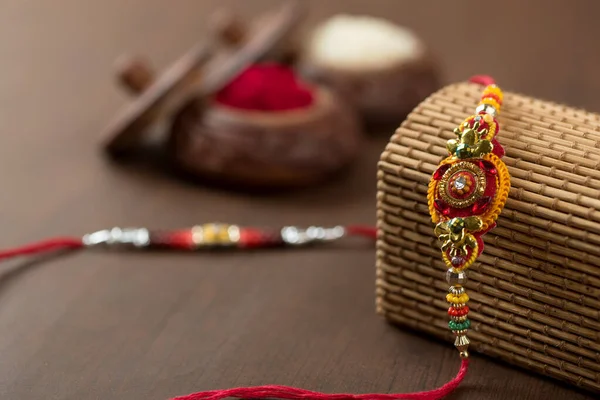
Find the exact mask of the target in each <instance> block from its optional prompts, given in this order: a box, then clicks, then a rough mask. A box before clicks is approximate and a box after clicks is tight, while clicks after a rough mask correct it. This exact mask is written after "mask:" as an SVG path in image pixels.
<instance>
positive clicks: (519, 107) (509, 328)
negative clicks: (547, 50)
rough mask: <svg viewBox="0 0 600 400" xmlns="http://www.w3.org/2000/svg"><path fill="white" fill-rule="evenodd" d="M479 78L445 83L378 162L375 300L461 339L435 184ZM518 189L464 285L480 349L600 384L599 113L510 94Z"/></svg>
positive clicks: (506, 127) (503, 131) (511, 159)
mask: <svg viewBox="0 0 600 400" xmlns="http://www.w3.org/2000/svg"><path fill="white" fill-rule="evenodd" d="M480 95H481V86H478V85H475V84H470V83H460V84H456V85H451V86H448V87H446V88H444V89H442V90H440V91H439V92H437V93H435V94H433V95H432V96H431V97H429V98H428V99H426V100H425V101H424V102H423V103H421V104H420V105H419V106H418V107H417V108H416V109H415V110H414V111H413V112H412V113H411V114H410V115H409V116H408V117H407V119H406V120H405V121H404V123H403V124H402V125H401V126H400V128H398V130H397V131H396V133H395V134H394V135H393V136H392V138H391V140H390V142H389V144H388V145H387V147H386V149H385V151H384V152H383V154H382V155H381V160H380V162H379V171H378V197H377V200H378V203H377V218H378V235H379V236H378V242H377V311H378V312H379V313H381V314H382V315H384V316H385V318H387V319H388V320H390V321H392V322H394V323H397V324H402V325H406V326H410V327H412V328H414V329H417V330H419V331H423V332H426V333H428V334H432V335H434V336H436V337H439V338H442V339H444V340H447V341H448V342H449V343H451V342H452V333H451V332H450V331H449V330H448V316H447V312H446V311H447V308H448V304H447V303H446V301H445V295H446V293H447V290H448V284H447V283H446V281H445V271H446V267H445V265H444V263H443V261H442V260H441V257H440V250H439V243H438V242H437V239H436V238H435V236H434V235H433V224H432V222H431V219H430V216H429V211H428V208H427V198H426V196H427V184H428V182H429V180H430V177H431V174H432V173H433V171H434V170H435V169H436V167H437V165H438V163H439V161H440V160H441V159H442V158H444V157H446V155H447V151H446V147H445V144H446V141H447V140H448V139H451V138H453V137H454V136H455V135H454V134H453V133H452V130H453V129H454V128H455V127H456V126H458V124H459V123H461V122H462V121H463V120H464V119H465V118H466V117H467V116H469V115H471V114H472V113H473V111H474V109H475V106H476V104H477V102H478V100H479V98H480ZM499 122H500V127H501V128H500V133H499V136H498V139H499V141H500V143H502V144H503V146H504V147H505V149H506V156H505V157H504V158H503V160H504V162H505V163H506V165H507V166H508V169H509V171H510V174H511V184H512V188H511V190H510V195H509V200H508V202H507V203H506V207H505V209H504V211H503V212H502V214H501V216H500V218H499V220H498V226H497V227H496V229H494V230H492V231H491V233H488V234H487V235H486V236H485V245H486V246H485V250H484V253H483V254H482V255H481V256H480V257H479V262H476V263H475V265H474V266H472V267H471V268H470V269H469V281H468V283H467V284H466V288H467V290H468V293H469V295H470V297H471V301H470V302H469V306H470V307H471V313H469V318H470V319H471V320H472V327H471V331H470V333H469V337H470V338H472V345H471V348H472V349H473V350H474V351H477V352H481V353H485V354H488V355H491V356H495V357H499V358H501V359H503V360H505V361H508V362H510V363H513V364H516V365H520V366H522V367H525V368H528V369H531V370H534V371H537V372H540V373H542V374H544V375H547V376H550V377H554V378H558V379H560V380H563V381H567V382H570V383H572V384H575V385H577V386H580V387H583V388H586V389H588V390H592V391H596V392H600V131H599V129H598V128H599V125H600V117H599V116H598V115H596V114H591V113H588V112H585V111H581V110H577V109H573V108H570V107H565V106H562V105H557V104H553V103H549V102H545V101H541V100H536V99H533V98H530V97H526V96H522V95H519V94H514V93H505V96H504V105H503V107H502V113H501V115H500V117H499Z"/></svg>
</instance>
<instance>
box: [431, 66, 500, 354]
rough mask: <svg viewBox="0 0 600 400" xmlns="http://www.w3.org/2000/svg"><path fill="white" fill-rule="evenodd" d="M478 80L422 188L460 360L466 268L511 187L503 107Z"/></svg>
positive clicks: (494, 91) (464, 344)
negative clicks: (473, 97) (502, 135)
mask: <svg viewBox="0 0 600 400" xmlns="http://www.w3.org/2000/svg"><path fill="white" fill-rule="evenodd" d="M472 81H475V82H478V83H483V84H485V85H486V88H485V89H484V90H483V94H482V96H481V101H480V102H479V105H478V106H477V108H476V109H475V115H472V116H470V117H468V118H467V119H465V120H464V121H463V122H462V123H461V124H460V125H459V126H458V128H456V129H455V130H454V133H455V134H456V139H451V140H448V142H447V145H446V148H447V149H448V153H449V156H448V157H447V158H445V159H444V160H443V161H442V162H441V163H440V166H439V167H438V168H437V169H436V170H435V172H434V173H433V176H432V179H431V181H430V183H429V189H428V192H427V202H428V205H429V212H430V214H431V220H432V221H433V222H434V223H435V224H436V225H435V229H434V233H435V235H436V236H437V237H438V239H439V240H440V241H441V243H442V245H441V250H442V259H443V260H444V263H445V264H446V266H447V267H448V271H447V272H446V281H447V282H448V284H450V285H451V286H450V288H449V290H448V294H447V295H446V300H447V301H448V303H449V304H450V308H448V315H449V316H450V322H449V323H448V327H449V328H450V330H452V332H453V333H454V334H455V336H456V339H455V342H454V346H456V348H457V349H458V351H459V352H460V356H461V358H463V359H466V358H468V357H469V352H468V348H469V343H470V342H469V338H468V336H467V331H468V330H469V328H470V326H471V321H470V320H469V318H468V314H469V307H468V306H467V302H468V301H469V295H468V294H467V293H466V291H465V288H464V285H465V283H466V282H467V274H466V270H467V269H468V268H469V267H470V266H471V265H472V264H473V263H474V262H475V260H476V259H477V257H478V256H479V255H480V254H481V252H482V251H483V239H482V237H483V235H485V234H486V233H487V232H489V231H490V230H491V229H493V228H494V227H495V226H496V219H497V218H498V216H499V215H500V212H501V211H502V209H503V208H504V204H505V203H506V200H507V198H508V191H509V189H510V176H509V174H508V170H507V168H506V166H505V165H504V162H503V161H502V160H501V158H502V157H503V156H504V149H503V148H502V146H501V145H500V143H498V140H497V139H496V137H497V135H498V133H499V132H500V126H499V125H498V121H497V120H496V118H495V117H496V115H498V113H499V111H500V106H501V105H502V91H501V90H500V88H499V87H498V86H496V85H495V84H494V83H493V80H491V78H488V77H475V78H472Z"/></svg>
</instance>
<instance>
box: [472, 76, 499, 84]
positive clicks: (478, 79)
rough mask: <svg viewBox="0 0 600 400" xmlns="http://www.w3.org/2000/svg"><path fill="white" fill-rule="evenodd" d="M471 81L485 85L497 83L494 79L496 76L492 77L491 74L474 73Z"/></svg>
mask: <svg viewBox="0 0 600 400" xmlns="http://www.w3.org/2000/svg"><path fill="white" fill-rule="evenodd" d="M469 82H471V83H477V84H479V85H483V86H489V85H493V84H495V83H496V81H495V80H494V78H492V77H491V76H489V75H473V76H472V77H471V78H470V79H469Z"/></svg>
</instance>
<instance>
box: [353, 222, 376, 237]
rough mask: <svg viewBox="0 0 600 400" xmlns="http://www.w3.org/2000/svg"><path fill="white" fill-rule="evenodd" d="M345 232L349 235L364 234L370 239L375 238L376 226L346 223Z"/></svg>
mask: <svg viewBox="0 0 600 400" xmlns="http://www.w3.org/2000/svg"><path fill="white" fill-rule="evenodd" d="M346 232H348V235H351V236H354V235H356V236H364V237H368V238H371V239H377V228H375V227H373V226H365V225H348V226H347V227H346Z"/></svg>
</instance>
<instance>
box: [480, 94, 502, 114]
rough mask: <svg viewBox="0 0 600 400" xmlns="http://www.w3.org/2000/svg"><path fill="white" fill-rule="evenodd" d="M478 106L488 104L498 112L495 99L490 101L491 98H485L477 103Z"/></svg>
mask: <svg viewBox="0 0 600 400" xmlns="http://www.w3.org/2000/svg"><path fill="white" fill-rule="evenodd" d="M479 104H488V105H490V106H492V107H494V108H495V109H496V111H497V112H500V104H498V102H497V101H496V100H495V99H492V98H491V97H486V98H485V99H482V100H481V101H480V102H479Z"/></svg>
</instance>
